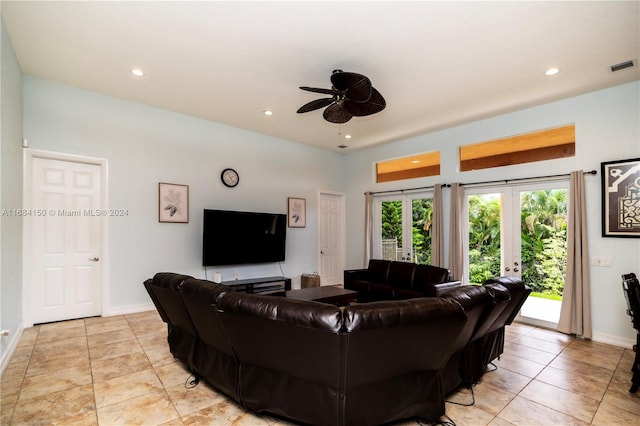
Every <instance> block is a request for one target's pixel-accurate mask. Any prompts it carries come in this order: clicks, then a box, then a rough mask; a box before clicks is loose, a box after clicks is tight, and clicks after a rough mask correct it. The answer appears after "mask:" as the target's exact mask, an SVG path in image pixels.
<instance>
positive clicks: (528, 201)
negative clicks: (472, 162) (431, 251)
mask: <svg viewBox="0 0 640 426" xmlns="http://www.w3.org/2000/svg"><path fill="white" fill-rule="evenodd" d="M465 196H466V203H465V206H466V209H467V211H466V214H465V215H464V217H465V218H467V224H466V226H467V232H465V233H464V235H465V237H466V239H467V240H466V243H465V245H464V247H466V250H467V253H466V255H465V259H466V264H465V276H466V281H467V282H468V283H470V284H481V283H482V282H483V281H485V280H486V279H488V278H491V277H495V276H514V277H518V278H521V279H522V280H523V281H524V282H525V283H526V284H527V285H529V286H530V287H532V289H533V292H532V295H531V296H530V297H529V298H528V299H527V302H526V303H525V305H524V306H523V308H522V310H521V317H520V319H521V320H522V321H524V322H530V323H532V324H537V325H545V326H550V327H551V326H554V325H555V324H557V322H558V319H559V315H560V305H561V301H562V290H563V287H564V275H565V271H566V259H567V257H566V256H567V250H566V232H567V196H568V182H564V181H563V182H546V183H537V184H527V185H520V186H501V187H491V188H471V189H467V190H466V191H465Z"/></svg>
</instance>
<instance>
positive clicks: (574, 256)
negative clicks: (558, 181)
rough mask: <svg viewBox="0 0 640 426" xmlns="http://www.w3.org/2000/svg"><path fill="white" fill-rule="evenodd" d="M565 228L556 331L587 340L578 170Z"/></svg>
mask: <svg viewBox="0 0 640 426" xmlns="http://www.w3.org/2000/svg"><path fill="white" fill-rule="evenodd" d="M567 227H568V232H567V273H566V277H565V280H564V292H563V293H562V308H561V310H560V321H558V331H561V332H563V333H567V334H575V335H577V336H582V337H584V338H587V339H591V337H592V331H591V293H590V279H589V247H588V240H587V206H586V196H585V190H584V173H583V172H582V170H580V171H575V172H571V177H570V183H569V217H568V220H567Z"/></svg>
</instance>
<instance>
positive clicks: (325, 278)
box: [319, 193, 344, 286]
mask: <svg viewBox="0 0 640 426" xmlns="http://www.w3.org/2000/svg"><path fill="white" fill-rule="evenodd" d="M342 200H343V197H342V196H341V195H334V194H326V193H322V194H320V215H319V216H320V227H319V228H320V284H321V285H323V286H324V285H336V284H342V277H343V272H344V261H343V259H344V238H343V223H344V214H343V211H342V209H343V207H342V206H343V203H342Z"/></svg>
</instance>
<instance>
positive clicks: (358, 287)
mask: <svg viewBox="0 0 640 426" xmlns="http://www.w3.org/2000/svg"><path fill="white" fill-rule="evenodd" d="M370 285H371V281H369V280H350V281H349V282H348V287H347V289H348V290H353V291H357V292H363V293H368V292H369V286H370Z"/></svg>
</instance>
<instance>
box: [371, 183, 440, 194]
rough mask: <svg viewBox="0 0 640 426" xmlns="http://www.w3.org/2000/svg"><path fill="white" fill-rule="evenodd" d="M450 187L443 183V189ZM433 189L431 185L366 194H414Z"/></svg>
mask: <svg viewBox="0 0 640 426" xmlns="http://www.w3.org/2000/svg"><path fill="white" fill-rule="evenodd" d="M449 186H451V185H449V184H448V183H443V184H442V187H443V188H447V187H449ZM433 188H434V186H433V185H431V186H418V187H416V188H405V189H389V190H387V191H375V192H373V191H367V192H365V195H366V194H371V195H378V194H391V193H394V192H399V193H404V192H413V191H420V190H427V189H433Z"/></svg>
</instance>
